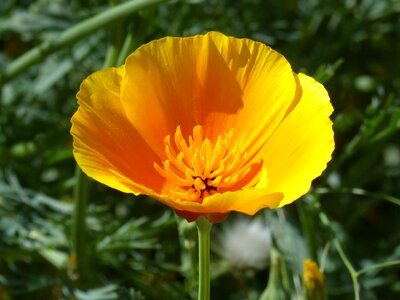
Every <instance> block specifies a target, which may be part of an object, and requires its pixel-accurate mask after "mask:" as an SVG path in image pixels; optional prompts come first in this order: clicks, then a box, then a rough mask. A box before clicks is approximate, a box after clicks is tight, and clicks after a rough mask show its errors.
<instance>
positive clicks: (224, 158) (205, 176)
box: [154, 125, 262, 202]
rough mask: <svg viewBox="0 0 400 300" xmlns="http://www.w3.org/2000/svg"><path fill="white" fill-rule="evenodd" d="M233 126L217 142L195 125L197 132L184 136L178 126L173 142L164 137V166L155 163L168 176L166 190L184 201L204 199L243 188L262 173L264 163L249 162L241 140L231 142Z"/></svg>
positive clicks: (169, 138)
mask: <svg viewBox="0 0 400 300" xmlns="http://www.w3.org/2000/svg"><path fill="white" fill-rule="evenodd" d="M232 136H233V129H232V130H230V131H229V132H228V133H225V134H223V135H219V136H218V138H217V139H216V141H215V142H214V143H213V142H212V141H211V140H210V139H208V138H204V136H203V128H202V127H201V125H197V126H195V127H194V128H193V136H189V137H188V139H187V140H185V139H184V138H183V135H182V131H181V128H180V126H178V127H177V129H176V132H175V135H174V140H173V143H172V141H171V136H170V135H168V136H167V137H166V138H165V139H164V144H165V155H166V159H165V160H164V161H163V163H162V167H161V166H159V165H158V164H157V163H154V167H155V169H156V170H157V172H158V173H159V174H161V175H162V176H163V177H164V178H165V179H166V184H165V185H164V189H163V193H165V194H168V195H170V196H172V197H174V198H177V199H181V200H184V201H194V202H202V201H203V199H204V198H206V197H208V196H210V195H213V194H215V193H219V192H225V191H234V190H237V189H241V188H243V187H245V186H246V185H248V184H249V183H250V182H252V183H253V184H255V183H254V178H256V177H258V175H259V173H260V170H261V167H262V164H261V163H253V164H249V163H247V153H246V152H242V151H241V144H240V142H239V141H236V142H235V143H232V142H231V138H232Z"/></svg>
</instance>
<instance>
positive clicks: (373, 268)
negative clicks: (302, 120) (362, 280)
mask: <svg viewBox="0 0 400 300" xmlns="http://www.w3.org/2000/svg"><path fill="white" fill-rule="evenodd" d="M399 265H400V260H393V261H387V262H383V263H377V264H373V265H370V266H368V267H365V268H364V269H361V270H359V271H357V275H358V276H360V275H362V274H364V273H367V272H370V271H376V270H380V269H383V268H388V267H393V266H399Z"/></svg>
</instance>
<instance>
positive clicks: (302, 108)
mask: <svg viewBox="0 0 400 300" xmlns="http://www.w3.org/2000/svg"><path fill="white" fill-rule="evenodd" d="M77 98H78V103H79V108H78V110H77V112H76V113H75V114H74V116H73V117H72V129H71V133H72V135H73V139H74V142H73V146H74V156H75V159H76V160H77V162H78V164H79V166H80V167H81V168H82V170H83V171H84V172H85V173H86V174H87V175H88V176H89V177H92V178H94V179H95V180H97V181H99V182H101V183H103V184H106V185H108V186H110V187H112V188H115V189H117V190H120V191H122V192H126V193H133V194H135V195H137V194H146V195H149V196H151V197H153V198H155V199H157V200H158V201H160V202H162V203H164V204H166V205H168V206H170V207H172V208H173V209H175V210H176V211H177V213H178V214H179V215H180V216H183V217H185V218H186V219H187V220H194V219H196V218H197V217H199V216H205V217H206V218H208V219H209V220H210V221H212V222H217V221H220V220H222V219H223V218H224V217H225V216H226V215H227V214H228V213H229V212H230V211H238V212H242V213H245V214H249V215H253V214H255V213H256V212H257V211H259V210H260V209H262V208H266V207H269V208H277V207H281V206H283V205H286V204H289V203H291V202H292V201H294V200H296V199H297V198H299V197H300V196H302V195H303V194H305V193H306V192H307V191H308V190H309V188H310V185H311V181H312V180H313V179H314V178H316V177H318V176H319V175H320V174H321V173H322V171H323V170H324V169H325V167H326V164H327V162H328V161H329V160H330V159H331V154H332V151H333V149H334V140H333V131H332V122H331V120H330V119H329V116H330V114H331V113H332V111H333V109H332V106H331V103H330V100H329V96H328V94H327V92H326V90H325V89H324V87H323V86H322V85H321V84H319V83H318V82H316V81H315V80H314V79H313V78H311V77H308V76H306V75H304V74H296V73H294V72H293V71H292V69H291V67H290V64H289V63H288V62H287V60H286V59H285V58H284V57H283V56H282V55H280V54H279V53H277V52H276V51H274V50H272V49H271V48H270V47H268V46H266V45H264V44H262V43H260V42H256V41H252V40H249V39H238V38H234V37H228V36H225V35H223V34H221V33H217V32H210V33H207V34H205V35H196V36H192V37H183V38H180V37H166V38H162V39H160V40H156V41H152V42H150V43H148V44H145V45H143V46H141V47H140V48H138V49H137V50H136V51H134V52H133V53H132V54H131V55H130V56H129V57H128V58H127V59H126V61H125V64H124V65H122V66H120V67H118V68H108V69H105V70H101V71H98V72H95V73H93V74H92V75H90V76H89V77H88V78H86V79H85V80H84V81H83V82H82V85H81V87H80V91H79V92H78V94H77Z"/></svg>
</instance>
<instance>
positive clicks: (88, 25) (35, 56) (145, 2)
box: [0, 0, 165, 87]
mask: <svg viewBox="0 0 400 300" xmlns="http://www.w3.org/2000/svg"><path fill="white" fill-rule="evenodd" d="M164 1H165V0H134V1H129V2H125V3H123V4H120V5H118V6H115V7H113V8H110V9H107V10H106V11H104V12H102V13H100V14H98V15H95V16H93V17H91V18H89V19H87V20H85V21H82V22H80V23H78V24H76V25H75V26H73V27H71V28H70V29H67V30H66V31H64V32H63V33H61V34H60V35H59V36H57V37H56V38H54V39H51V40H48V41H45V42H43V43H42V44H40V45H38V46H36V47H35V48H33V49H31V50H29V51H28V52H26V53H25V54H23V55H22V56H20V57H19V58H17V59H16V60H14V61H13V62H12V63H11V64H9V65H8V66H7V67H6V69H5V70H4V72H3V74H1V76H0V87H1V86H2V85H4V84H5V83H7V82H8V81H10V80H11V79H13V78H15V77H16V76H17V75H19V74H20V73H22V72H23V71H25V70H26V69H28V68H29V67H30V66H32V65H34V64H35V63H37V62H40V61H42V60H43V58H44V57H46V56H48V55H50V54H51V53H53V52H55V51H57V50H58V49H60V48H63V47H71V46H72V44H73V43H75V42H77V41H78V40H80V39H82V38H84V37H86V36H88V35H89V34H91V33H92V32H94V31H96V30H98V29H100V28H103V27H106V26H107V25H109V24H111V23H113V22H115V21H117V20H121V19H123V18H125V17H127V16H129V15H131V14H132V13H134V12H135V11H138V10H140V9H143V8H145V7H148V6H152V5H155V4H158V3H161V2H164Z"/></svg>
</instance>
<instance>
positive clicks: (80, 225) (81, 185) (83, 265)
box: [72, 166, 89, 284]
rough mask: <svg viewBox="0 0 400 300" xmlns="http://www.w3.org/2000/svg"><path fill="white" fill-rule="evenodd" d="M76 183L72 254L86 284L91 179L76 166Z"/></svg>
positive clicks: (76, 269) (81, 279) (77, 271)
mask: <svg viewBox="0 0 400 300" xmlns="http://www.w3.org/2000/svg"><path fill="white" fill-rule="evenodd" d="M75 178H76V184H75V189H74V202H75V203H74V212H73V219H72V246H73V252H72V256H73V257H74V260H75V266H73V268H74V269H75V270H73V271H76V273H77V275H78V277H79V282H80V283H81V284H84V283H85V282H86V281H87V280H88V276H89V271H88V262H87V252H86V251H87V249H86V247H87V243H86V209H87V202H88V198H89V180H88V178H87V176H86V175H85V174H83V172H82V170H81V169H80V168H79V167H78V166H76V170H75Z"/></svg>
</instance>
